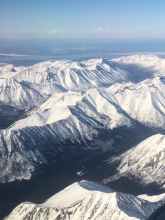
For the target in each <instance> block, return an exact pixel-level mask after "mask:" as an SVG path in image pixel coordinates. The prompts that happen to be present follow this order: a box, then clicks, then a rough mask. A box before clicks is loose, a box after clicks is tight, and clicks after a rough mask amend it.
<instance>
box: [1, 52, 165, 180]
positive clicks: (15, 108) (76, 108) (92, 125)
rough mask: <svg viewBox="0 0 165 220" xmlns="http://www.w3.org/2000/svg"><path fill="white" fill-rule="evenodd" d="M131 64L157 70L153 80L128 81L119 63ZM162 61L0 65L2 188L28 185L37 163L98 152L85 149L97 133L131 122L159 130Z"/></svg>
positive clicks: (164, 87) (164, 120) (163, 110)
mask: <svg viewBox="0 0 165 220" xmlns="http://www.w3.org/2000/svg"><path fill="white" fill-rule="evenodd" d="M124 60H128V62H126V61H124ZM133 60H134V62H135V63H137V64H138V65H140V64H139V63H141V65H142V66H143V67H145V68H146V69H147V68H148V67H150V66H151V67H152V69H154V67H155V69H154V71H155V72H154V75H153V76H154V77H153V78H152V79H145V80H144V81H141V82H139V83H135V82H134V81H133V82H129V81H130V79H131V78H129V77H130V74H132V75H133V73H131V72H129V71H130V70H128V71H127V69H126V68H124V69H122V65H121V66H119V65H118V64H119V63H121V64H122V63H124V62H125V63H128V64H129V63H130V62H133ZM144 60H145V61H146V63H147V64H145V62H144ZM148 63H149V64H148ZM160 63H162V64H161V71H159V70H158V66H159V65H158V64H160ZM163 63H164V60H163V59H160V58H158V57H155V56H152V55H146V56H145V57H144V56H132V57H124V58H120V59H113V60H108V59H92V60H88V61H84V62H71V61H67V62H66V61H55V62H51V61H48V62H42V63H39V64H36V65H33V66H30V67H14V66H12V65H5V66H0V119H1V118H2V122H3V126H2V125H1V126H2V128H5V129H3V130H2V129H1V130H0V157H1V163H0V171H1V172H0V182H9V181H14V180H15V179H19V180H21V179H29V178H31V174H32V172H33V171H34V170H35V167H36V165H39V164H47V163H48V162H51V163H57V162H58V161H60V160H63V161H67V160H68V158H69V157H68V156H67V155H70V156H71V155H77V156H78V155H83V154H86V156H87V155H89V154H88V153H89V152H92V151H95V150H96V148H97V149H98V148H99V150H100V151H99V152H101V151H104V146H99V147H98V146H97V147H95V146H94V145H92V147H91V146H90V145H89V142H92V141H95V140H96V139H97V137H98V136H99V134H100V132H101V131H102V132H104V131H105V132H106V131H109V132H111V131H113V130H115V129H119V128H121V127H124V126H125V128H129V129H135V130H136V129H137V127H136V125H137V124H138V125H141V126H142V124H143V125H144V126H147V127H149V128H154V129H155V130H160V129H161V130H163V131H164V130H165V105H164V103H165V95H164V94H165V83H164V82H165V78H164V77H163V74H164V72H163V67H164V66H163ZM156 71H157V72H156ZM160 72H161V74H160ZM156 73H158V74H156ZM7 120H8V121H7ZM5 123H6V127H5ZM9 124H10V126H9ZM141 132H143V133H144V131H141ZM106 138H108V137H106ZM122 138H123V137H122ZM123 139H124V138H123ZM105 141H106V139H105ZM111 143H113V138H112V141H111ZM110 147H112V144H111V145H110V146H109V148H110ZM50 156H51V161H50Z"/></svg>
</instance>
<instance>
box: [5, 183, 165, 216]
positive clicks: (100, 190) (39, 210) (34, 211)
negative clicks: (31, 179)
mask: <svg viewBox="0 0 165 220" xmlns="http://www.w3.org/2000/svg"><path fill="white" fill-rule="evenodd" d="M161 204H162V201H161V200H159V201H157V202H149V201H147V200H143V199H140V198H138V197H135V196H132V195H128V194H123V193H119V192H114V191H113V190H111V189H110V188H108V187H105V186H103V185H100V184H97V183H94V182H90V181H85V180H83V181H81V182H79V183H74V184H72V185H70V186H69V187H67V188H65V189H64V190H62V191H61V192H59V193H57V194H55V195H54V196H52V197H51V198H50V199H48V200H47V201H46V202H45V203H43V204H33V203H29V202H25V203H22V204H20V205H19V206H17V207H16V208H15V209H14V210H13V211H12V212H11V214H10V215H9V216H8V217H6V218H5V220H10V219H12V220H15V219H17V220H19V219H20V220H23V219H27V218H28V219H29V220H32V219H40V220H42V219H44V220H46V219H49V220H53V219H54V220H55V219H73V220H74V219H75V220H77V219H84V220H85V219H93V220H94V219H99V220H101V219H109V220H115V219H118V220H127V219H128V220H133V219H134V220H135V219H140V220H143V219H146V217H148V216H149V215H150V214H151V213H152V212H153V211H154V210H155V209H156V208H158V207H159V206H160V205H161Z"/></svg>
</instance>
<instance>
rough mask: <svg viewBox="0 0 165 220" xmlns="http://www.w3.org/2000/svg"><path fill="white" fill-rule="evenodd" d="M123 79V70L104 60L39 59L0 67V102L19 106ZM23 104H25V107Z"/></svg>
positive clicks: (31, 104) (125, 76)
mask: <svg viewBox="0 0 165 220" xmlns="http://www.w3.org/2000/svg"><path fill="white" fill-rule="evenodd" d="M126 80H127V73H126V72H125V71H123V70H120V69H118V68H117V67H115V66H114V67H113V64H112V63H111V62H110V61H108V60H104V59H94V60H89V61H84V62H81V63H78V62H66V61H55V62H51V61H48V62H42V63H39V64H36V65H34V66H31V67H14V66H12V65H7V66H2V67H0V101H1V102H3V103H5V104H9V105H13V106H20V107H21V108H25V107H26V108H27V107H28V108H30V107H31V106H36V105H38V104H41V103H43V102H44V101H45V100H46V99H47V98H48V96H50V95H52V94H53V93H57V92H64V91H66V90H69V89H79V90H80V89H86V88H88V89H89V88H95V87H101V86H107V85H111V84H114V83H116V82H123V81H126ZM25 105H26V106H25Z"/></svg>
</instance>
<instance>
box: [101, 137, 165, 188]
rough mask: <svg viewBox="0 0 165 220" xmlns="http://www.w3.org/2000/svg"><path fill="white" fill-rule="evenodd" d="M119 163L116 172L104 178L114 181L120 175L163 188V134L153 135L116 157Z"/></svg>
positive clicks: (164, 152) (164, 156) (164, 161)
mask: <svg viewBox="0 0 165 220" xmlns="http://www.w3.org/2000/svg"><path fill="white" fill-rule="evenodd" d="M116 160H119V161H120V162H121V163H120V165H119V166H118V168H117V171H118V172H117V174H115V175H114V176H112V177H110V178H107V179H106V180H104V183H108V182H110V181H116V180H118V179H119V178H121V177H123V176H124V177H128V178H132V179H138V181H139V183H141V184H148V185H149V184H152V183H154V184H157V185H158V187H160V188H163V189H164V188H165V173H164V170H165V136H164V135H161V134H156V135H153V136H151V137H149V138H147V139H146V140H144V141H143V142H141V143H139V144H138V145H137V146H135V147H134V148H132V149H130V150H128V151H126V152H125V153H124V154H122V155H121V156H119V157H117V158H116Z"/></svg>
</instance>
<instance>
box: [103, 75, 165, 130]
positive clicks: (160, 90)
mask: <svg viewBox="0 0 165 220" xmlns="http://www.w3.org/2000/svg"><path fill="white" fill-rule="evenodd" d="M164 82H165V78H164V77H155V78H153V79H147V80H144V81H142V82H140V83H138V84H132V83H127V84H115V85H113V86H111V87H109V88H108V89H106V90H105V92H104V93H103V96H104V97H105V98H107V99H111V101H112V102H113V103H115V104H116V105H118V106H120V107H121V108H122V109H123V110H124V111H125V112H126V113H127V114H128V115H129V116H131V117H132V118H133V119H135V120H137V121H139V122H141V123H143V124H144V125H146V126H149V127H152V128H160V129H165V104H164V103H165V95H164V94H165V83H164Z"/></svg>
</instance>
